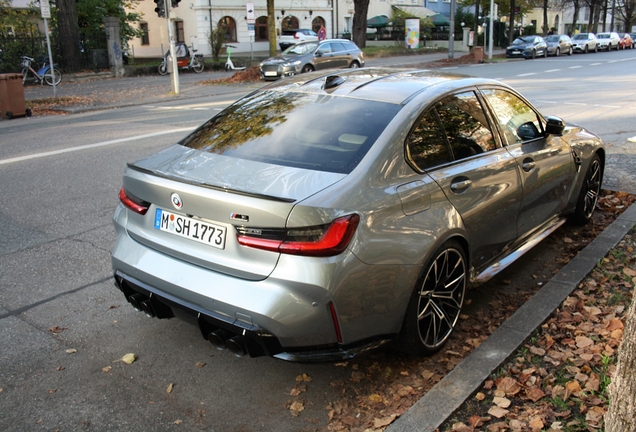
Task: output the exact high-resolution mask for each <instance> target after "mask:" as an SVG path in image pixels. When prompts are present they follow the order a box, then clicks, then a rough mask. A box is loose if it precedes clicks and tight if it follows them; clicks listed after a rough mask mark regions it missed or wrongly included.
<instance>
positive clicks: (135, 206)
mask: <svg viewBox="0 0 636 432" xmlns="http://www.w3.org/2000/svg"><path fill="white" fill-rule="evenodd" d="M119 200H120V201H121V203H122V204H123V205H125V206H126V207H128V208H129V209H131V210H132V211H134V212H135V213H139V214H140V215H145V214H146V212H147V211H148V208H149V207H150V203H148V202H145V201H142V200H140V199H139V198H137V197H136V196H134V195H133V194H131V193H130V192H127V191H126V189H124V188H121V189H120V190H119Z"/></svg>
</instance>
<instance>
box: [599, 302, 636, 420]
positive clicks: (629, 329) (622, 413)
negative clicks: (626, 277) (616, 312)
mask: <svg viewBox="0 0 636 432" xmlns="http://www.w3.org/2000/svg"><path fill="white" fill-rule="evenodd" d="M635 332H636V296H634V297H633V298H632V304H631V306H630V307H629V311H628V312H627V316H626V318H625V328H624V329H623V341H622V342H621V346H620V347H619V348H618V363H617V365H616V372H615V373H614V376H613V377H612V383H611V384H610V386H609V394H610V407H609V411H608V412H607V414H606V415H605V431H606V432H624V431H630V430H634V419H635V418H636V380H634V376H635V374H636V339H635V338H634V334H636V333H635Z"/></svg>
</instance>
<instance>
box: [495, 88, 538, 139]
mask: <svg viewBox="0 0 636 432" xmlns="http://www.w3.org/2000/svg"><path fill="white" fill-rule="evenodd" d="M482 93H483V95H484V96H485V98H486V99H487V100H488V102H489V103H490V106H492V109H493V111H494V112H495V117H496V118H497V121H498V123H499V127H500V129H501V131H502V133H503V135H504V140H505V141H506V142H507V144H508V145H511V144H517V143H522V142H525V141H531V140H534V139H537V138H542V137H543V136H544V134H543V124H542V122H541V120H540V118H539V116H538V115H537V113H536V112H534V110H533V109H532V108H530V106H528V104H527V103H525V102H524V101H523V100H521V99H520V98H519V97H517V96H516V95H514V94H512V93H510V92H508V91H506V90H500V89H488V90H482Z"/></svg>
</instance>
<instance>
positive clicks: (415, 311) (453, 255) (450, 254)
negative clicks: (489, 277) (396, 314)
mask: <svg viewBox="0 0 636 432" xmlns="http://www.w3.org/2000/svg"><path fill="white" fill-rule="evenodd" d="M467 285H468V264H467V262H466V257H465V253H464V250H463V248H462V247H461V246H460V245H459V243H457V242H456V241H453V240H451V241H448V242H446V243H445V244H443V245H442V246H441V247H440V248H439V249H438V250H437V251H436V252H435V254H433V256H432V258H431V259H430V261H429V262H428V263H427V265H426V266H425V267H424V271H423V272H422V275H421V276H420V278H419V279H418V282H417V284H416V286H415V289H414V290H413V294H412V296H411V300H410V301H409V305H408V307H407V309H406V316H405V317H404V323H403V325H402V329H401V331H400V335H399V337H398V340H397V345H398V348H399V349H400V350H401V351H404V352H406V353H409V354H414V355H425V354H430V353H433V352H435V351H437V350H438V349H440V348H441V347H442V345H444V343H446V341H447V340H448V338H449V337H450V335H451V333H452V332H453V329H454V328H455V325H456V324H457V321H458V320H459V315H460V313H461V309H462V305H463V303H464V295H465V293H466V287H467Z"/></svg>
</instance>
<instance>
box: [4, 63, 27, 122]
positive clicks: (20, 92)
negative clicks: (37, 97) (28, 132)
mask: <svg viewBox="0 0 636 432" xmlns="http://www.w3.org/2000/svg"><path fill="white" fill-rule="evenodd" d="M24 116H27V117H30V116H31V110H30V109H27V107H26V102H25V100H24V87H23V85H22V74H19V73H9V74H0V118H6V119H11V118H13V117H24Z"/></svg>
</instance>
